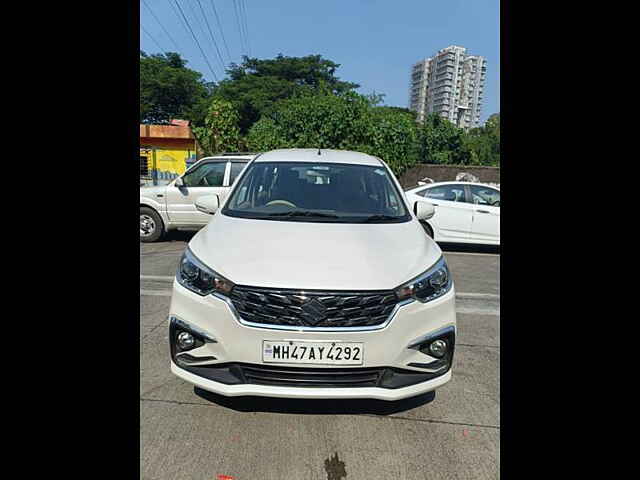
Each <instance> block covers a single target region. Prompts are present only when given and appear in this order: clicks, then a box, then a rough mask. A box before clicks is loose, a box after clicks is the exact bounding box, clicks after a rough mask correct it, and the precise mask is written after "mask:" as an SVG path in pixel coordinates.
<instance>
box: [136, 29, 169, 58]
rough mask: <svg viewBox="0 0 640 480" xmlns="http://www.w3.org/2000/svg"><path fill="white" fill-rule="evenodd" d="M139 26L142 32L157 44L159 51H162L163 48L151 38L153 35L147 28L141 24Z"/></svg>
mask: <svg viewBox="0 0 640 480" xmlns="http://www.w3.org/2000/svg"><path fill="white" fill-rule="evenodd" d="M140 28H142V31H143V32H144V33H146V34H147V35H148V36H149V38H150V39H151V40H153V43H155V44H156V45H157V46H158V48H159V49H160V53H164V52H165V49H164V48H162V47H161V46H160V44H159V43H158V41H157V40H156V39H155V38H153V35H151V34H150V33H149V32H147V29H146V28H144V27H143V26H142V25H140Z"/></svg>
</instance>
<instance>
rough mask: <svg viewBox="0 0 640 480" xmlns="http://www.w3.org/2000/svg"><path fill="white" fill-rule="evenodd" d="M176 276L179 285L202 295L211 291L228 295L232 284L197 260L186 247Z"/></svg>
mask: <svg viewBox="0 0 640 480" xmlns="http://www.w3.org/2000/svg"><path fill="white" fill-rule="evenodd" d="M176 278H177V279H178V283H180V285H182V286H183V287H185V288H188V289H189V290H191V291H192V292H195V293H197V294H198V295H202V296H205V295H209V294H210V293H213V292H218V293H221V294H222V295H225V296H228V295H229V292H231V289H232V288H233V286H234V284H233V282H231V281H229V280H227V279H226V278H224V277H223V276H222V275H219V274H217V273H216V272H214V271H213V270H211V269H210V268H209V267H207V266H206V265H205V264H204V263H202V262H201V261H200V260H198V259H197V258H196V256H195V255H194V254H193V253H191V250H189V249H188V248H187V249H186V250H185V252H184V254H183V255H182V258H181V259H180V265H179V266H178V273H177V274H176Z"/></svg>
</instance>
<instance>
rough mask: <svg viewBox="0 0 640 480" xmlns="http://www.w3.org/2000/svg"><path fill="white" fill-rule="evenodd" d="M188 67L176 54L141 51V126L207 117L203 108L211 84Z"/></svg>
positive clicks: (209, 92)
mask: <svg viewBox="0 0 640 480" xmlns="http://www.w3.org/2000/svg"><path fill="white" fill-rule="evenodd" d="M186 64H187V62H186V60H183V59H182V58H181V57H180V55H179V54H177V53H172V52H167V53H166V54H154V55H147V54H146V53H145V52H143V51H141V52H140V123H167V122H169V121H170V120H171V119H173V118H187V119H190V120H192V121H193V117H198V116H200V117H203V116H204V111H203V110H202V105H203V102H204V101H205V100H206V99H207V97H209V96H210V94H211V88H212V85H211V84H207V83H205V82H204V81H203V80H202V75H201V74H200V73H198V72H196V71H195V70H191V69H189V68H187V67H186ZM198 108H200V111H199V113H198ZM202 119H203V118H202Z"/></svg>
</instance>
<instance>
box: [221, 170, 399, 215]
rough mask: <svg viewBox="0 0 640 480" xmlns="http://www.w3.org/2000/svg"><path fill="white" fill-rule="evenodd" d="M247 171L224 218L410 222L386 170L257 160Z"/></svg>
mask: <svg viewBox="0 0 640 480" xmlns="http://www.w3.org/2000/svg"><path fill="white" fill-rule="evenodd" d="M247 168H248V170H247V172H246V173H244V174H243V175H242V177H241V178H240V180H239V182H240V183H238V184H237V185H236V187H235V188H234V190H233V191H232V193H231V197H230V198H229V201H228V202H227V204H226V207H225V209H224V210H223V211H222V213H223V214H224V215H230V216H237V217H244V218H255V219H266V220H284V221H321V222H344V223H361V222H376V223H382V222H405V221H409V220H410V218H411V217H410V215H409V213H408V212H407V210H406V208H405V205H404V202H402V200H401V197H400V193H399V191H398V189H397V187H396V186H395V185H394V183H393V181H392V177H391V174H390V173H389V172H388V171H387V170H386V168H381V167H374V166H364V165H351V164H333V163H315V162H314V163H307V162H256V163H253V164H252V165H251V166H250V167H247Z"/></svg>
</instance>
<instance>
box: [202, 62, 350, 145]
mask: <svg viewBox="0 0 640 480" xmlns="http://www.w3.org/2000/svg"><path fill="white" fill-rule="evenodd" d="M339 66H340V65H339V64H337V63H334V62H332V61H331V60H327V59H323V58H322V56H321V55H308V56H306V57H285V56H283V55H282V54H280V55H278V56H277V57H276V58H274V59H268V60H259V59H257V58H248V57H246V56H245V57H243V62H242V64H240V65H236V64H232V65H231V68H230V69H229V70H227V73H228V74H229V79H225V80H223V81H221V82H220V83H219V84H218V85H217V86H216V88H215V90H214V93H213V94H214V96H216V97H218V98H223V99H225V100H228V101H230V102H232V103H233V105H234V106H235V107H236V109H237V111H238V113H239V115H240V123H239V127H240V131H241V132H242V133H246V132H248V131H249V129H250V128H251V126H252V125H253V124H254V123H255V122H256V121H258V119H259V118H260V117H261V116H263V115H265V114H270V113H272V112H273V111H274V108H275V105H276V103H277V102H278V101H281V100H284V99H287V98H291V97H293V96H294V94H303V93H310V92H313V93H316V94H323V93H329V92H331V93H334V94H342V93H345V92H348V91H353V90H354V89H356V88H358V87H359V85H358V84H355V83H350V82H343V81H341V80H340V79H339V78H338V77H336V76H335V71H336V69H337V68H338V67H339Z"/></svg>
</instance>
